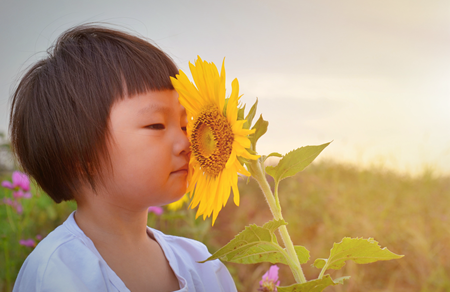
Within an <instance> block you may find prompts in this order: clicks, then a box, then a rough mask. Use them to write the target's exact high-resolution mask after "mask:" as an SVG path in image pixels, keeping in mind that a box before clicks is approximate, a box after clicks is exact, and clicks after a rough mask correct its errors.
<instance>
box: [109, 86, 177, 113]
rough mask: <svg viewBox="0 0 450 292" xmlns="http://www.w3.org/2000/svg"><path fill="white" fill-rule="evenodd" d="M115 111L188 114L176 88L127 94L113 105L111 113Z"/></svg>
mask: <svg viewBox="0 0 450 292" xmlns="http://www.w3.org/2000/svg"><path fill="white" fill-rule="evenodd" d="M114 111H120V112H133V113H134V114H135V115H137V116H141V115H149V114H155V113H162V114H177V113H179V114H181V115H185V114H186V111H185V110H184V107H183V106H182V105H181V104H180V102H179V101H178V93H177V92H176V91H175V90H163V91H147V92H145V93H140V94H135V95H132V96H126V97H124V98H122V99H119V100H117V101H116V102H115V103H114V104H113V105H112V109H111V113H113V112H114Z"/></svg>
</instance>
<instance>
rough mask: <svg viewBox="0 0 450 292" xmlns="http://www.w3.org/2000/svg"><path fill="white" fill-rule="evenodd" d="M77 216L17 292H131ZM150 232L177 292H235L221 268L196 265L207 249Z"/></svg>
mask: <svg viewBox="0 0 450 292" xmlns="http://www.w3.org/2000/svg"><path fill="white" fill-rule="evenodd" d="M73 214H74V213H72V214H70V216H69V218H67V220H66V221H65V222H64V223H63V224H62V225H60V226H59V227H57V228H56V229H55V230H54V231H52V232H51V233H50V234H49V235H48V236H47V237H45V238H44V239H43V240H42V241H41V242H40V243H39V244H38V245H37V247H36V248H35V249H34V250H33V252H32V253H31V254H30V255H29V256H28V257H27V259H26V260H25V262H24V263H23V265H22V268H21V269H20V272H19V275H18V276H17V279H16V283H15V285H14V289H13V292H34V291H36V292H61V291H62V292H72V291H73V292H82V291H95V292H99V291H108V292H119V291H120V292H125V291H126V292H129V291H130V290H129V289H128V288H127V287H126V286H125V284H124V283H123V281H122V280H121V279H120V278H119V277H118V276H117V275H116V273H115V272H114V271H113V270H112V269H111V268H110V267H109V266H108V264H107V263H106V262H105V260H103V258H102V256H101V255H100V253H99V252H98V251H97V249H96V248H95V246H94V243H93V242H92V241H91V240H90V239H89V238H88V237H87V236H86V235H85V234H84V232H83V231H82V230H81V229H80V228H79V227H78V225H77V223H76V222H75V219H74V217H73ZM147 228H148V229H149V231H150V232H151V233H153V235H154V237H155V239H156V241H157V242H158V243H159V245H160V246H161V248H162V250H163V251H164V254H165V256H166V258H167V260H168V262H169V264H170V267H171V268H172V270H173V272H174V273H175V276H176V277H177V278H178V282H179V285H180V288H181V289H180V290H177V292H187V291H189V292H194V291H195V292H220V291H223V292H229V291H233V292H234V291H236V286H235V284H234V282H233V279H232V278H231V275H230V273H229V272H228V270H227V268H226V267H225V266H224V265H223V264H222V262H220V261H219V260H214V261H209V262H206V263H203V264H200V263H197V261H202V260H205V259H207V258H208V257H209V256H210V255H211V254H210V253H209V252H208V250H207V248H206V246H205V245H204V244H202V243H200V242H198V241H195V240H192V239H188V238H183V237H178V236H171V235H165V234H164V233H162V232H161V231H158V230H155V229H152V228H150V227H147ZM111 244H113V243H111Z"/></svg>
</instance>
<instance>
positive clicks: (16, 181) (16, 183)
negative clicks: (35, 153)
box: [2, 171, 30, 192]
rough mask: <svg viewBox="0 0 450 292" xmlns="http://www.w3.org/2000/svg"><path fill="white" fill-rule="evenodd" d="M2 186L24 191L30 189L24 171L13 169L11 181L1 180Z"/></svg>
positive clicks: (28, 180)
mask: <svg viewBox="0 0 450 292" xmlns="http://www.w3.org/2000/svg"><path fill="white" fill-rule="evenodd" d="M2 187H4V188H8V189H10V190H18V189H22V190H23V191H25V192H28V191H29V190H30V179H29V178H28V176H27V175H26V174H25V173H22V172H20V171H14V172H13V174H12V183H11V182H9V181H7V180H5V181H3V182H2Z"/></svg>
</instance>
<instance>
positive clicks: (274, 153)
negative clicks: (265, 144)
mask: <svg viewBox="0 0 450 292" xmlns="http://www.w3.org/2000/svg"><path fill="white" fill-rule="evenodd" d="M269 157H283V155H281V154H280V153H278V152H272V153H270V154H269V155H262V156H261V160H262V162H263V163H264V162H265V161H266V159H267V158H269Z"/></svg>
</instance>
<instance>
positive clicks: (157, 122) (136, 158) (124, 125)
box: [106, 90, 190, 209]
mask: <svg viewBox="0 0 450 292" xmlns="http://www.w3.org/2000/svg"><path fill="white" fill-rule="evenodd" d="M186 124H187V119H186V112H185V110H184V108H183V107H182V106H181V105H180V103H179V102H178V94H177V93H176V91H174V90H166V91H150V92H147V93H145V94H140V95H137V96H133V97H131V98H125V99H123V100H119V101H118V102H116V103H115V104H113V107H112V109H111V113H110V124H109V126H110V131H111V138H112V139H111V140H112V141H114V142H115V143H111V144H110V145H109V148H108V149H109V153H110V156H111V162H112V167H113V172H114V173H113V174H109V175H106V176H107V177H106V178H107V179H106V181H109V183H108V185H107V186H106V188H107V191H108V193H109V194H107V198H108V200H114V203H116V204H122V206H123V207H127V208H132V209H141V208H147V207H148V206H155V205H164V204H168V203H171V202H174V201H176V200H178V199H179V198H180V197H181V196H182V195H183V194H184V193H185V191H186V184H187V169H188V162H189V155H190V150H189V146H190V144H189V140H188V138H187V135H186Z"/></svg>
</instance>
